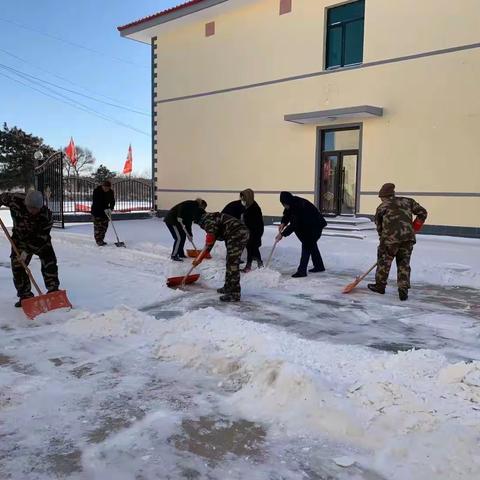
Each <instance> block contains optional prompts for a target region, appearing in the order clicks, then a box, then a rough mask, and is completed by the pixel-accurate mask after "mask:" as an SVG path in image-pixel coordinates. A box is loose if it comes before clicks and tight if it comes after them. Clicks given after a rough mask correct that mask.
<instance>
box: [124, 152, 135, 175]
mask: <svg viewBox="0 0 480 480" xmlns="http://www.w3.org/2000/svg"><path fill="white" fill-rule="evenodd" d="M132 166H133V156H132V146H131V145H130V146H129V147H128V155H127V159H126V160H125V165H124V166H123V173H124V175H126V174H127V173H132Z"/></svg>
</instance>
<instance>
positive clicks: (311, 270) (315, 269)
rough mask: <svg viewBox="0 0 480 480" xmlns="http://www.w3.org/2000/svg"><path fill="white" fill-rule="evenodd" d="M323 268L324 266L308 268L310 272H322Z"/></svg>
mask: <svg viewBox="0 0 480 480" xmlns="http://www.w3.org/2000/svg"><path fill="white" fill-rule="evenodd" d="M324 271H325V269H324V268H317V267H313V268H311V269H310V270H309V272H310V273H318V272H324Z"/></svg>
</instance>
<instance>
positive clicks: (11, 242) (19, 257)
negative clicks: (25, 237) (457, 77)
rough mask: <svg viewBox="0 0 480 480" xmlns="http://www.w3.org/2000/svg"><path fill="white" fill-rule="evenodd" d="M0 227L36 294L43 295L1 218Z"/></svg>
mask: <svg viewBox="0 0 480 480" xmlns="http://www.w3.org/2000/svg"><path fill="white" fill-rule="evenodd" d="M0 226H1V227H2V230H3V233H4V234H5V236H6V237H7V238H8V241H9V242H10V245H11V246H12V249H13V251H14V252H15V255H16V256H17V260H18V261H19V262H20V265H22V267H23V268H24V269H25V271H26V272H27V275H28V278H30V281H31V282H32V283H33V286H34V287H35V290H37V292H38V294H39V295H43V294H42V291H41V290H40V287H39V286H38V284H37V282H36V281H35V279H34V278H33V275H32V272H31V271H30V269H29V268H28V266H27V264H26V263H25V262H24V261H23V260H22V255H21V253H20V252H19V250H18V248H17V246H16V245H15V243H14V241H13V239H12V237H11V236H10V234H9V233H8V230H7V227H6V226H5V224H4V223H3V221H2V219H1V218H0Z"/></svg>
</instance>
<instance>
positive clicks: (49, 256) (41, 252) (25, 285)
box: [10, 242, 60, 298]
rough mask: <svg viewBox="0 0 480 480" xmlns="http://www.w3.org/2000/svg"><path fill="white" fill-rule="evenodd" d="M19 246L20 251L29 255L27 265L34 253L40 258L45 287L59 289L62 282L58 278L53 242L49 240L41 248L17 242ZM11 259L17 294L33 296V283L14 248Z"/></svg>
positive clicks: (19, 295)
mask: <svg viewBox="0 0 480 480" xmlns="http://www.w3.org/2000/svg"><path fill="white" fill-rule="evenodd" d="M17 247H18V249H19V250H20V252H26V253H27V256H26V258H25V260H24V262H25V264H26V265H28V264H29V263H30V261H31V260H32V256H33V255H37V256H38V257H39V258H40V264H41V271H42V276H43V281H44V282H45V287H46V288H47V290H48V291H52V290H58V286H59V285H60V282H59V280H58V267H57V257H56V256H55V252H54V250H53V247H52V244H51V243H50V242H48V243H47V244H45V245H44V246H43V247H41V248H39V249H32V248H29V246H28V245H22V244H17ZM10 259H11V264H12V273H13V284H14V285H15V288H16V289H17V296H18V297H19V298H25V297H31V296H32V285H31V283H30V279H29V278H28V275H27V272H26V271H25V269H24V268H23V267H22V264H21V263H20V262H19V261H18V259H17V256H16V255H15V252H14V251H13V250H12V253H11V255H10Z"/></svg>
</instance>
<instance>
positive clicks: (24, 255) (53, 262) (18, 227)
mask: <svg viewBox="0 0 480 480" xmlns="http://www.w3.org/2000/svg"><path fill="white" fill-rule="evenodd" d="M1 205H5V206H6V207H8V208H9V209H10V214H11V216H12V220H13V230H12V240H13V243H14V244H15V246H16V247H17V250H18V251H19V252H20V256H21V260H23V262H24V263H25V265H28V264H29V263H30V260H31V259H32V256H33V255H37V256H38V257H39V258H40V262H41V271H42V275H43V280H44V282H45V287H46V288H47V290H48V292H49V293H51V292H56V291H58V287H59V285H60V282H59V280H58V267H57V257H56V256H55V252H54V250H53V246H52V240H51V237H50V230H51V229H52V225H53V220H52V212H51V211H50V210H49V209H48V208H47V207H46V206H44V204H43V195H42V193H41V192H39V191H36V190H30V191H29V192H28V193H27V194H26V195H25V194H22V193H15V194H12V193H2V194H1V195H0V206H1ZM10 258H11V266H12V273H13V283H14V285H15V288H16V289H17V296H18V298H19V301H18V302H17V303H16V304H15V307H21V306H22V300H24V299H26V298H31V297H33V293H32V286H31V283H30V279H29V277H28V275H27V272H26V271H25V268H24V267H23V265H22V262H21V261H20V260H19V259H18V258H17V255H16V253H15V251H14V250H13V248H12V253H11V255H10Z"/></svg>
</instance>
